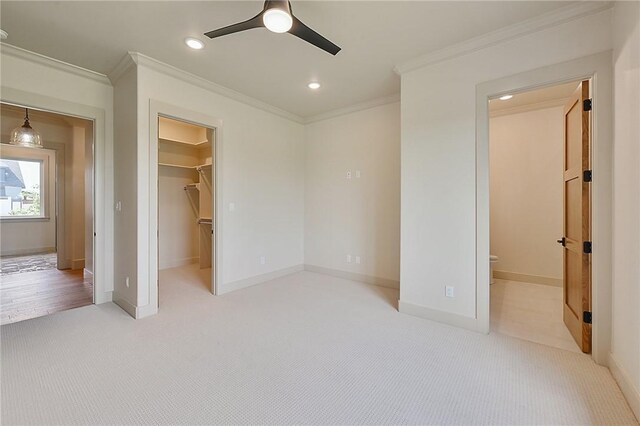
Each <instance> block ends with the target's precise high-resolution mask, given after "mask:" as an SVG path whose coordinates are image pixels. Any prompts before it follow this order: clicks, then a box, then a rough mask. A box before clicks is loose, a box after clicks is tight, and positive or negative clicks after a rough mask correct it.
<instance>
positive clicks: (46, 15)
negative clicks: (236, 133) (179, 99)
mask: <svg viewBox="0 0 640 426" xmlns="http://www.w3.org/2000/svg"><path fill="white" fill-rule="evenodd" d="M565 5H567V2H562V1H556V2H545V1H506V2H505V1H498V2H484V1H472V2H430V1H374V2H369V1H302V0H299V1H296V0H294V1H293V2H292V8H293V13H294V14H295V15H296V16H297V17H298V18H299V19H300V20H302V21H303V22H305V23H306V24H307V25H308V26H310V27H311V28H313V29H314V30H316V31H317V32H319V33H321V34H323V35H324V36H325V37H327V38H328V39H330V40H331V41H333V42H334V43H336V44H338V45H339V46H341V47H342V51H341V52H340V53H338V55H337V56H335V57H334V56H331V55H329V54H327V53H325V52H324V51H322V50H320V49H318V48H316V47H314V46H312V45H310V44H307V43H305V42H303V41H302V40H300V39H297V38H296V37H294V36H292V35H290V34H274V33H270V32H269V31H267V30H266V29H263V28H260V29H254V30H250V31H247V32H244V33H238V34H233V35H229V36H225V37H221V38H218V39H214V40H209V39H208V38H206V37H204V36H203V35H202V34H203V33H204V32H206V31H209V30H212V29H215V28H218V27H221V26H225V25H229V24H232V23H235V22H238V21H242V20H245V19H248V18H250V17H252V16H254V15H255V14H256V13H257V12H259V11H260V10H261V8H262V2H256V1H246V2H245V1H208V2H190V1H160V2H156V1H142V2H133V1H107V2H102V1H70V2H65V1H43V2H40V1H6V0H3V1H2V2H0V27H1V28H2V29H3V30H5V31H7V32H8V33H9V38H8V40H7V41H6V42H7V43H10V44H13V45H15V46H18V47H22V48H24V49H28V50H31V51H34V52H38V53H41V54H44V55H47V56H51V57H54V58H56V59H60V60H62V61H65V62H69V63H72V64H75V65H79V66H81V67H84V68H88V69H91V70H94V71H98V72H101V73H104V74H108V73H109V72H110V71H111V70H112V69H113V68H114V67H115V66H116V64H117V63H118V62H119V61H120V60H121V59H122V57H123V56H124V55H125V54H126V52H127V51H137V52H140V53H143V54H145V55H148V56H151V57H152V58H155V59H157V60H160V61H162V62H166V63H168V64H171V65H174V66H176V67H178V68H181V69H184V70H186V71H189V72H191V73H193V74H196V75H199V76H201V77H204V78H206V79H208V80H211V81H214V82H216V83H218V84H221V85H223V86H226V87H229V88H231V89H234V90H236V91H238V92H241V93H244V94H246V95H249V96H252V97H254V98H257V99H259V100H262V101H264V102H267V103H269V104H271V105H274V106H277V107H280V108H282V109H284V110H286V111H289V112H292V113H295V114H298V115H300V116H303V117H309V116H313V115H316V114H320V113H324V112H328V111H331V110H334V109H338V108H342V107H346V106H349V105H353V104H356V103H360V102H366V101H369V100H372V99H376V98H381V97H385V96H390V95H393V94H396V93H398V92H399V89H400V78H399V77H398V76H397V75H396V74H395V73H394V72H393V67H394V66H395V65H397V64H399V63H402V62H404V61H408V60H410V59H413V58H415V57H417V56H420V55H423V54H425V53H428V52H431V51H435V50H438V49H440V48H443V47H446V46H449V45H451V44H455V43H458V42H461V41H464V40H467V39H470V38H473V37H476V36H479V35H482V34H485V33H487V32H490V31H492V30H496V29H498V28H501V27H504V26H508V25H511V24H515V23H518V22H520V21H523V20H526V19H529V18H533V17H535V16H539V15H541V14H544V13H547V12H550V11H552V10H554V9H556V8H559V7H562V6H565ZM187 36H195V37H198V38H200V39H201V40H203V41H205V44H206V47H205V49H203V50H201V51H193V50H191V49H188V48H187V47H186V46H185V45H184V43H183V40H184V38H185V37H187ZM310 80H318V81H320V82H321V83H322V87H321V89H320V90H318V91H317V92H311V91H310V90H309V89H308V88H307V83H308V82H309V81H310Z"/></svg>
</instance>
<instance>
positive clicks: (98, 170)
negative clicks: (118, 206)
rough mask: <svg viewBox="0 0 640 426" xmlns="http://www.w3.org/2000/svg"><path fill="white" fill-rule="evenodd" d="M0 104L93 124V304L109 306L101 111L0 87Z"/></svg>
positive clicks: (106, 185)
mask: <svg viewBox="0 0 640 426" xmlns="http://www.w3.org/2000/svg"><path fill="white" fill-rule="evenodd" d="M0 102H3V103H6V104H11V105H18V106H21V107H26V108H29V109H33V110H39V111H44V112H51V113H55V114H61V115H66V116H70V117H77V118H82V119H84V120H88V121H91V122H93V150H92V151H93V152H92V156H93V170H92V172H93V182H92V203H93V238H92V240H93V247H92V250H93V262H94V264H93V303H94V304H100V303H106V302H111V300H112V293H113V282H112V281H113V280H112V279H111V277H112V271H113V265H112V263H110V262H112V259H113V256H112V255H111V253H110V248H112V247H113V226H112V216H111V214H110V212H111V210H110V209H109V208H107V207H106V206H107V205H110V204H111V200H112V198H111V194H110V193H109V194H108V193H107V191H108V190H109V191H110V190H111V188H112V185H111V184H110V183H109V182H107V179H106V177H107V161H108V160H110V158H108V151H107V143H108V141H109V140H108V139H107V135H108V131H107V118H106V117H107V115H106V112H105V110H103V109H101V108H97V107H93V106H89V105H85V104H80V103H76V102H71V101H66V100H63V99H58V98H52V97H49V96H45V95H41V94H39V93H35V92H27V91H24V90H18V89H14V88H11V87H2V94H1V96H0ZM109 145H110V144H109ZM98 189H100V191H98ZM97 259H100V261H97ZM108 259H111V260H108Z"/></svg>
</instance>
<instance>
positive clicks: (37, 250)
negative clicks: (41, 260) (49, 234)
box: [1, 247, 56, 257]
mask: <svg viewBox="0 0 640 426" xmlns="http://www.w3.org/2000/svg"><path fill="white" fill-rule="evenodd" d="M55 252H56V248H55V247H40V248H28V249H19V250H9V251H5V252H2V255H1V256H2V257H5V256H27V255H37V254H51V253H55Z"/></svg>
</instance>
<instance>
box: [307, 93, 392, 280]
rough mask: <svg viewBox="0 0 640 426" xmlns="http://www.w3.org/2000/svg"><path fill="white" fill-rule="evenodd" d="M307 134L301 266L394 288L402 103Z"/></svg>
mask: <svg viewBox="0 0 640 426" xmlns="http://www.w3.org/2000/svg"><path fill="white" fill-rule="evenodd" d="M305 131H306V161H305V240H304V243H305V264H307V265H312V266H316V267H321V268H327V269H331V270H337V271H344V272H349V273H356V274H361V275H366V276H369V277H376V278H383V279H387V280H391V281H394V282H396V285H397V282H398V281H399V278H400V104H399V103H397V102H396V103H392V104H389V105H383V106H378V107H375V108H371V109H367V110H364V111H358V112H355V113H351V114H347V115H342V116H339V117H335V118H331V119H327V120H323V121H320V122H316V123H312V124H309V125H307V126H306V129H305ZM348 171H351V179H347V172H348ZM358 172H359V173H360V177H358ZM347 255H351V263H349V262H347ZM356 256H359V257H360V263H359V264H358V263H356V258H355V257H356Z"/></svg>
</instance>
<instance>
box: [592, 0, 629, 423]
mask: <svg viewBox="0 0 640 426" xmlns="http://www.w3.org/2000/svg"><path fill="white" fill-rule="evenodd" d="M613 35H614V73H615V84H614V96H615V105H614V107H615V118H614V144H613V146H614V151H613V170H614V171H613V173H614V188H613V318H612V319H613V336H612V341H611V346H612V347H611V356H612V360H611V364H612V366H613V368H612V371H613V372H614V376H615V377H616V379H617V380H618V383H620V387H621V389H622V390H623V392H624V393H625V396H626V397H627V400H628V401H629V404H630V405H631V407H632V408H633V410H634V412H635V414H636V416H637V417H638V419H640V101H639V100H638V94H640V3H638V2H617V3H616V5H615V7H614V14H613ZM596 176H597V175H596ZM594 178H597V177H595V176H594Z"/></svg>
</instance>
